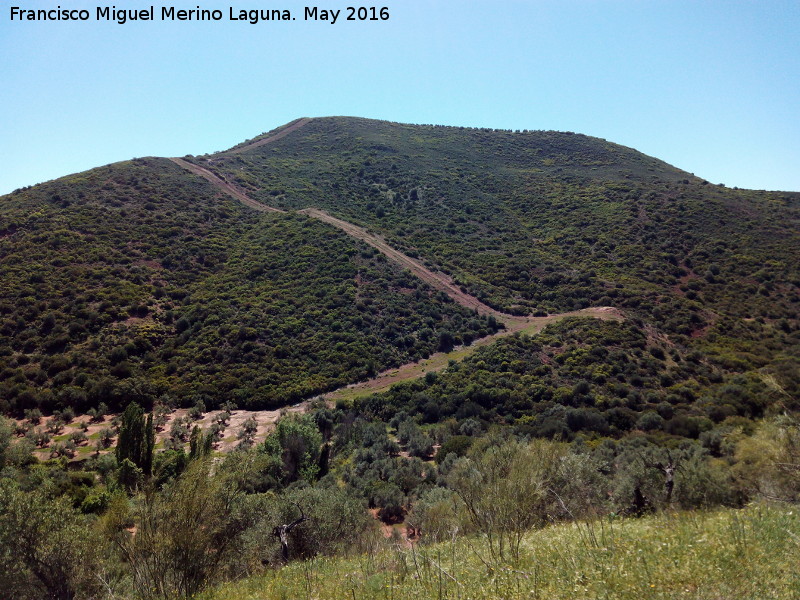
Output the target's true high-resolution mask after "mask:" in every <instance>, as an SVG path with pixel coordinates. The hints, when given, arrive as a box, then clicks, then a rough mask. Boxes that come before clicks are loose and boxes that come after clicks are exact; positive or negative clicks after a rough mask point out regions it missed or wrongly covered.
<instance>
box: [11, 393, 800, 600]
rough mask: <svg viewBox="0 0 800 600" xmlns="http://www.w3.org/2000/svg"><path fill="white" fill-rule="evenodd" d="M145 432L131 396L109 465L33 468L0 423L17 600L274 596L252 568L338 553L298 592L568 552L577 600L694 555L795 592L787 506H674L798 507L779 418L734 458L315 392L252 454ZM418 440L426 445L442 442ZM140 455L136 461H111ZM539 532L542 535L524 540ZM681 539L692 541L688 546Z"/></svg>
mask: <svg viewBox="0 0 800 600" xmlns="http://www.w3.org/2000/svg"><path fill="white" fill-rule="evenodd" d="M152 427H153V421H152V420H150V419H143V418H142V414H141V409H140V408H138V407H137V406H136V405H133V404H132V405H130V406H129V408H128V409H127V410H126V416H125V418H124V419H123V420H122V423H121V424H120V444H119V445H118V448H117V450H118V451H117V453H116V458H115V457H114V455H113V454H103V453H99V452H98V453H96V454H95V455H94V456H93V457H92V458H91V459H90V460H88V461H85V462H84V463H82V464H80V465H77V464H73V465H72V468H67V463H66V462H65V460H64V459H59V460H51V461H48V462H45V463H37V462H36V461H33V460H32V459H31V457H30V453H29V447H28V448H27V449H26V446H25V443H24V441H23V442H12V438H13V430H12V427H11V425H10V424H9V423H8V422H5V420H2V421H0V548H2V550H0V589H2V590H3V591H4V592H6V593H9V594H11V595H13V597H15V598H21V599H25V598H41V597H51V598H58V599H62V598H63V599H72V598H98V597H108V598H145V599H150V598H152V599H155V598H160V599H164V600H166V599H170V598H193V597H196V595H197V594H198V593H199V592H201V591H202V590H204V589H206V588H208V587H209V586H210V585H212V584H214V583H216V582H219V581H222V580H229V579H239V578H242V577H252V576H257V578H255V579H253V580H251V581H250V582H249V583H247V584H243V587H239V588H231V589H232V590H236V589H251V590H252V589H254V588H253V586H258V587H257V589H262V588H265V589H269V590H270V593H273V592H275V591H276V590H275V588H273V587H271V586H276V585H277V586H281V585H284V584H285V585H286V586H289V588H292V587H293V586H295V585H298V584H297V583H296V582H294V577H295V574H296V573H297V571H296V569H291V570H290V571H289V572H288V574H286V575H274V574H270V575H264V573H265V571H269V570H272V569H273V568H276V567H281V566H283V565H285V564H286V563H287V561H289V562H291V561H295V560H298V559H309V558H314V557H319V556H346V555H354V556H360V558H358V559H356V560H357V561H365V562H364V565H365V568H366V571H363V572H362V574H363V577H362V576H361V575H359V574H358V573H354V574H352V575H354V576H355V578H353V579H350V580H343V579H342V577H341V576H338V575H337V576H334V575H333V572H334V571H335V567H334V566H326V565H335V564H336V563H334V562H331V561H327V562H326V561H315V562H312V563H304V564H305V567H304V568H305V573H306V577H307V579H306V582H305V585H308V586H311V587H310V588H308V589H307V590H306V592H305V597H317V596H316V595H315V594H314V593H312V591H311V590H312V589H319V590H324V591H320V593H321V594H323V595H322V596H319V597H335V596H336V594H337V593H338V594H339V595H340V596H341V590H342V589H343V588H342V587H341V586H342V585H349V586H351V587H352V588H353V589H357V590H362V591H363V592H364V593H365V594H369V592H368V591H367V590H368V589H373V587H374V589H381V590H383V589H384V588H386V587H387V586H389V587H390V589H394V590H395V593H396V595H397V597H406V596H405V594H408V597H414V594H420V593H423V592H422V589H423V588H427V586H430V585H432V584H433V582H434V581H438V584H437V585H440V586H444V588H442V589H447V590H450V591H448V592H447V594H448V597H449V594H451V593H455V592H454V591H453V589H452V588H453V586H454V585H455V586H456V587H460V586H465V585H468V586H480V587H483V588H485V589H484V590H483V591H482V592H481V593H482V594H484V595H483V596H479V597H486V598H495V597H527V590H530V589H532V588H530V587H526V588H525V589H526V592H525V596H523V595H522V594H523V592H522V591H521V590H520V589H516V588H517V586H520V585H522V584H523V583H524V582H523V580H524V579H526V578H523V577H518V575H520V574H528V575H529V576H530V572H529V570H530V569H534V565H538V566H536V567H535V569H536V570H537V573H539V574H538V575H536V579H535V581H534V583H533V585H534V586H550V585H554V583H555V582H556V581H562V577H563V575H559V574H558V573H561V572H562V571H563V569H564V568H567V565H572V566H573V567H575V568H577V565H578V563H580V564H581V565H582V566H581V567H580V573H582V574H583V575H582V576H583V577H584V578H585V579H581V580H580V581H578V582H577V583H578V584H580V587H581V589H583V590H584V591H585V592H586V593H587V594H590V593H594V592H598V591H599V590H606V589H607V591H609V592H614V593H615V594H619V596H618V597H623V598H627V597H641V596H633V595H632V594H635V593H639V594H641V593H642V589H643V584H647V585H654V586H660V589H661V590H672V591H674V590H675V589H678V586H684V585H690V584H691V585H696V581H697V580H696V579H694V578H693V576H692V574H694V575H697V572H695V570H694V569H693V567H692V566H691V565H692V564H693V563H694V562H695V561H699V562H702V563H703V565H704V566H703V569H710V570H711V571H714V572H715V573H716V572H720V571H723V572H728V573H729V574H730V573H742V574H746V573H752V572H755V570H756V569H760V571H759V573H760V577H758V578H756V579H757V580H758V582H759V583H758V587H754V588H752V591H753V593H755V592H756V591H759V592H760V593H766V592H767V591H768V592H769V594H771V595H773V596H774V597H777V598H790V597H792V596H791V593H792V590H795V591H796V583H797V582H796V579H793V578H792V573H793V571H792V568H793V567H792V562H791V560H789V558H788V556H791V554H792V553H791V551H790V550H789V548H790V547H792V544H796V542H797V537H796V536H797V535H798V533H800V529H798V527H800V525H798V522H797V519H796V514H795V513H796V510H792V509H784V508H781V506H780V505H778V507H777V508H774V509H772V508H759V509H749V510H748V511H746V512H744V513H743V514H736V513H732V512H730V513H718V514H716V515H714V516H711V517H706V516H704V515H703V514H700V515H692V516H689V515H684V516H676V515H674V511H675V510H676V509H703V510H705V509H708V508H711V507H716V506H720V505H723V506H729V507H741V506H743V505H745V504H746V503H748V502H750V501H753V500H769V501H771V502H792V503H796V502H797V501H798V500H800V477H799V476H800V427H798V423H797V421H796V420H794V419H792V418H789V417H786V416H780V417H774V418H770V419H768V420H765V421H763V422H762V423H761V424H756V423H755V422H753V421H750V420H749V419H744V418H742V419H741V420H740V421H739V422H738V423H737V426H736V427H734V428H732V429H731V430H730V431H729V432H728V433H726V434H725V435H724V436H723V437H722V439H721V442H722V445H723V446H724V447H726V448H729V449H730V450H729V451H728V450H726V451H725V452H723V453H722V454H721V456H720V457H716V456H714V454H713V453H712V452H711V451H709V449H707V448H705V447H704V446H703V444H702V443H699V442H698V441H696V440H690V439H686V438H679V437H673V438H664V437H660V436H658V435H651V434H647V433H645V432H642V431H639V432H638V433H637V434H636V435H629V436H627V437H626V438H624V439H621V440H619V441H614V440H611V439H606V440H604V441H603V442H602V443H587V442H586V441H585V440H576V441H575V442H573V443H571V444H567V443H565V442H559V441H550V440H546V439H534V440H530V439H528V438H527V437H526V436H523V437H520V436H519V435H516V434H515V431H514V429H513V428H512V427H497V426H495V427H493V428H492V430H491V431H489V432H488V433H485V434H484V433H482V432H481V430H480V427H479V426H476V424H475V423H470V422H469V421H467V422H465V423H463V424H462V426H461V427H460V428H459V429H458V430H457V431H453V428H452V426H451V424H448V423H446V422H445V423H443V424H441V425H437V426H424V427H420V426H419V425H418V424H417V422H416V421H415V420H414V419H412V418H411V417H409V415H407V414H404V413H400V414H398V415H396V416H395V417H394V418H393V419H392V422H391V423H389V424H387V423H384V422H381V421H376V420H366V419H364V418H362V417H360V416H358V415H357V414H356V413H355V412H353V411H349V410H344V409H335V410H332V409H330V408H328V407H325V406H324V405H322V404H320V405H319V406H318V408H317V409H316V410H315V411H314V412H313V413H311V414H305V415H287V416H285V417H284V418H283V419H281V420H280V421H279V422H278V425H277V427H276V428H275V430H274V432H273V433H271V434H270V435H269V436H268V437H267V439H266V441H265V442H264V443H262V444H259V445H258V446H257V447H255V448H250V449H246V448H240V449H239V450H237V451H235V452H232V453H230V454H228V455H226V456H224V457H219V458H218V459H217V460H211V459H210V457H209V452H210V448H211V445H210V444H206V443H205V442H204V441H203V438H204V437H205V436H208V435H211V433H210V432H205V433H204V432H199V433H196V434H195V435H193V441H192V444H191V448H190V452H189V453H186V452H185V449H183V448H178V449H172V450H168V451H166V452H162V453H158V454H156V455H155V457H153V454H152V452H153V448H152V446H150V447H148V446H147V445H146V443H144V444H143V442H144V441H145V440H147V439H148V436H149V435H151V434H149V433H148V432H152ZM433 442H439V443H441V447H440V448H439V450H438V452H437V451H436V450H435V446H434V443H433ZM134 449H138V450H137V451H136V452H133V450H134ZM142 449H144V451H143V452H144V455H142ZM137 452H138V453H139V459H137V460H140V465H139V467H136V466H132V465H133V463H134V461H132V460H131V459H130V458H123V457H124V456H134V455H136V454H137ZM443 453H444V456H442V454H443ZM148 454H149V456H148ZM434 454H435V460H434V461H431V460H430V458H431V457H432V456H434ZM149 462H152V467H144V465H145V464H148V463H149ZM146 468H151V469H152V475H151V474H149V472H148V471H147V470H146ZM132 473H133V477H131V474H132ZM368 507H369V508H371V509H372V510H373V513H374V514H375V515H376V517H377V518H379V519H380V520H381V521H383V522H384V523H387V524H389V525H391V524H393V523H397V522H398V521H405V526H406V532H407V533H408V536H409V538H410V539H411V540H412V542H411V543H412V544H414V545H411V546H409V542H408V541H406V540H405V539H403V536H402V535H401V530H400V529H398V528H394V529H393V530H392V531H393V534H392V536H391V538H390V539H389V540H385V539H384V535H383V534H382V533H381V532H380V531H379V530H378V528H377V521H376V520H374V519H372V518H370V517H369V515H368V513H367V510H366V509H367V508H368ZM795 509H796V507H795ZM661 511H666V513H667V515H668V516H661V517H658V518H657V519H655V520H653V521H649V520H648V521H644V522H643V523H642V524H636V523H632V522H627V521H621V520H620V518H621V517H622V516H627V517H641V516H644V515H648V514H650V513H653V512H661ZM669 515H671V516H669ZM793 515H794V516H793ZM706 519H709V521H708V522H706ZM565 521H571V522H574V523H575V525H574V529H572V530H571V531H573V533H569V534H567V531H570V530H568V529H566V528H564V527H561V528H558V527H556V528H555V529H553V528H552V526H553V525H555V524H558V523H561V522H565ZM665 523H672V525H673V526H675V527H677V528H678V529H677V531H682V533H675V535H676V536H677V537H670V536H671V535H672V534H666V533H664V534H662V535H661V536H657V537H658V540H659V544H661V547H660V549H659V550H658V551H657V550H656V548H655V547H651V546H649V545H648V544H651V543H652V539H650V538H651V535H648V536H647V537H648V540H649V541H645V540H643V539H640V540H639V543H638V544H636V543H635V540H636V536H637V535H641V534H642V533H643V532H646V531H651V528H652V527H655V526H658V527H661V528H662V529H665V528H664V526H663V524H665ZM723 523H724V525H723ZM536 529H544V530H543V531H542V532H541V533H538V534H536V536H535V537H531V534H530V532H531V531H532V530H536ZM670 529H671V528H670ZM282 531H283V532H284V535H283V536H282V535H281V532H282ZM464 536H467V537H464ZM679 540H683V542H682V543H678V541H679ZM692 540H693V541H692ZM437 543H438V544H440V545H439V546H436V545H435V544H437ZM554 544H555V546H554ZM665 544H666V546H668V548H667V547H665V546H664V545H665ZM695 544H697V546H698V550H689V549H690V548H692V546H693V545H695ZM706 544H707V545H706ZM545 547H546V548H558V552H557V553H554V554H552V555H549V554H547V553H548V552H550V551H549V550H545ZM381 548H384V549H385V550H383V551H382V550H381ZM390 548H394V550H390ZM670 548H671V550H670ZM678 548H680V550H678ZM703 548H707V549H708V550H707V551H708V552H709V554H705V553H704V552H706V551H705V550H702V549H703ZM641 552H647V558H646V559H644V560H642V559H643V557H641V556H640V553H641ZM698 552H699V554H698ZM662 553H663V554H662ZM456 554H457V555H458V559H456V558H455V555H456ZM545 555H547V556H549V558H545ZM558 556H560V559H559V560H560V561H561V562H557V563H553V561H555V560H556V558H557V557H558ZM443 557H444V558H446V559H447V561H448V563H449V564H448V565H447V566H445V562H444V561H443ZM636 557H638V558H636ZM778 557H782V558H781V559H780V560H777V558H778ZM376 560H377V561H380V564H381V565H382V566H380V567H379V566H377V565H376V563H374V562H373V561H376ZM387 560H388V561H389V563H388V564H387V563H384V562H383V561H387ZM662 561H666V563H665V564H664V565H662ZM687 561H688V563H687ZM456 562H457V563H458V568H456ZM648 563H649V564H648ZM341 564H345V563H341ZM348 564H349V563H348ZM478 564H480V565H482V567H481V568H476V565H478ZM733 564H735V565H736V567H735V569H734V568H733V567H732V565H733ZM432 565H433V566H435V569H434V570H433V571H431V569H430V567H431V566H432ZM469 565H471V566H469ZM331 569H333V570H334V571H332V570H331ZM539 569H543V571H539ZM664 569H668V570H667V571H665V570H664ZM631 570H632V572H629V571H631ZM423 571H424V572H425V573H426V574H425V576H424V577H423V575H422V573H423ZM379 572H382V576H381V577H380V578H379V579H380V582H379V583H378V582H377V580H374V578H375V576H377V574H378V573H379ZM570 572H571V577H573V578H574V577H576V576H577V575H576V571H575V569H574V568H572V569H570ZM415 573H416V576H415V575H414V574H415ZM544 573H547V575H544ZM600 573H606V574H611V573H615V574H616V575H614V576H613V577H611V578H610V579H609V578H608V577H600V576H599V574H600ZM656 573H658V575H657V574H656ZM440 575H447V578H448V579H449V583H446V584H445V583H444V582H443V581H442V580H441V578H440ZM387 577H388V578H389V579H388V580H387V579H386V578H387ZM594 577H598V579H597V580H594ZM713 581H714V582H716V583H715V584H714V585H715V586H723V587H720V588H718V589H720V590H722V589H726V590H729V592H731V593H732V591H731V590H732V589H733V588H725V587H724V585H726V582H727V583H728V584H730V582H731V581H734V579H732V578H731V577H725V578H724V579H721V578H719V577H716V576H715V577H714V578H713ZM748 581H751V580H750V579H748ZM281 582H284V583H281ZM312 582H313V583H312ZM529 583H530V582H529ZM576 585H577V584H576ZM375 586H377V587H375ZM507 586H511V587H507ZM793 586H794V587H793ZM347 589H350V588H347ZM545 589H547V588H545ZM644 589H645V590H647V588H644ZM715 589H717V588H715ZM742 589H745V588H742ZM334 590H336V591H334ZM573 591H574V590H573ZM463 592H464V589H461V592H459V594H461V593H463ZM221 593H222V596H221V597H223V598H224V597H230V596H226V595H225V594H230V593H233V592H230V591H225V590H223V591H222V592H221ZM704 593H705V592H704ZM287 594H288V592H287ZM513 594H516V596H514V595H513ZM256 595H258V594H256ZM262 595H263V589H262ZM423 596H425V594H424V593H423ZM209 597H211V596H209ZM270 597H271V596H270ZM286 597H297V596H296V595H293V594H288V595H287V596H286ZM301 597H302V596H301ZM442 597H445V596H442ZM612 597H613V596H612ZM700 597H711V596H700Z"/></svg>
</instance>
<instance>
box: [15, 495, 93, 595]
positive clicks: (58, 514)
mask: <svg viewBox="0 0 800 600" xmlns="http://www.w3.org/2000/svg"><path fill="white" fill-rule="evenodd" d="M47 492H48V490H46V489H37V490H30V491H23V490H20V489H19V488H18V487H16V486H15V485H14V484H13V483H12V482H10V481H8V480H2V481H0V589H2V590H3V593H4V595H8V597H13V598H20V599H28V598H30V599H31V600H34V599H36V600H38V599H39V598H53V599H56V600H71V599H72V598H76V597H78V596H80V597H85V598H88V597H91V596H92V594H94V593H97V592H99V591H100V579H99V578H98V577H97V575H98V573H99V561H100V556H101V541H100V539H99V538H98V537H97V536H96V535H95V533H94V531H93V530H92V529H91V528H90V527H89V526H88V523H87V521H86V519H85V518H84V517H83V516H82V515H81V514H80V513H78V512H77V511H75V510H74V509H73V508H72V507H71V506H70V504H69V502H68V501H67V500H66V499H62V498H56V499H53V498H52V497H50V496H49V494H48V493H47Z"/></svg>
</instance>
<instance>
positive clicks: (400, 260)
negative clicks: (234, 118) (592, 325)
mask: <svg viewBox="0 0 800 600" xmlns="http://www.w3.org/2000/svg"><path fill="white" fill-rule="evenodd" d="M296 125H298V126H300V124H299V122H298V123H297V124H296ZM292 127H294V125H293V126H292ZM288 129H290V128H287V129H285V130H283V131H282V132H281V134H285V133H289V131H288ZM278 135H280V134H278ZM272 139H275V137H272V138H267V140H272ZM267 140H261V141H264V142H266V141H267ZM170 160H171V161H172V162H174V163H175V164H176V165H179V166H181V167H183V168H184V169H186V170H187V171H189V172H191V173H194V174H195V175H199V176H200V177H202V178H203V179H205V180H206V181H208V182H209V183H211V184H212V185H214V186H216V187H217V188H219V189H221V190H222V191H224V192H225V193H227V194H229V195H231V196H233V197H234V198H236V199H237V200H239V201H240V202H242V203H243V204H245V205H247V206H249V207H250V208H254V209H256V210H260V211H262V212H279V213H285V212H286V211H284V210H281V209H279V208H275V207H272V206H267V205H266V204H262V203H261V202H258V201H257V200H253V199H252V198H250V197H249V196H248V195H247V194H246V193H245V192H244V191H243V190H242V189H240V188H239V187H237V186H235V185H234V184H232V183H230V182H229V181H226V180H225V179H223V178H222V177H220V176H219V175H216V174H215V173H213V172H212V171H210V170H209V169H206V168H205V167H201V166H199V165H195V164H193V163H190V162H188V161H186V160H183V159H182V158H170ZM297 212H299V213H302V214H304V215H307V216H309V217H312V218H314V219H318V220H320V221H323V222H325V223H328V224H329V225H333V226H334V227H337V228H338V229H341V230H342V231H344V232H345V233H346V234H348V235H350V236H352V237H354V238H356V239H359V240H361V241H363V242H365V243H367V244H369V245H370V246H372V247H373V248H375V249H376V250H378V251H379V252H381V253H382V254H383V255H384V256H386V258H388V259H389V260H391V261H393V262H395V263H397V264H399V265H400V266H401V267H403V268H405V269H408V270H409V271H411V272H412V273H413V274H414V275H416V276H417V277H419V278H420V279H422V280H423V281H424V282H425V283H427V284H428V285H430V286H431V287H433V288H434V289H437V290H440V291H442V292H444V293H445V294H447V295H448V296H449V297H450V298H452V299H453V300H454V301H455V302H457V303H458V304H460V305H461V306H465V307H467V308H470V309H473V310H476V311H477V312H478V313H479V314H481V315H494V316H495V317H497V318H499V319H502V320H503V322H506V323H507V324H508V321H509V320H510V319H511V320H513V319H515V317H512V316H511V315H508V314H506V313H503V312H500V311H498V310H495V309H494V308H492V307H491V306H488V305H486V304H484V303H483V302H481V301H480V300H478V299H477V298H476V297H474V296H471V295H470V294H467V293H466V292H464V291H462V290H461V288H459V287H458V286H457V285H456V284H455V283H454V282H453V280H452V279H451V278H450V277H449V276H447V275H445V274H444V273H436V272H434V271H431V270H430V269H428V268H427V267H426V266H425V265H423V264H422V263H421V262H420V261H418V260H416V259H414V258H411V257H410V256H408V255H407V254H403V253H402V252H400V251H399V250H395V249H394V248H392V247H391V246H390V245H389V244H387V243H386V242H385V241H384V240H383V239H382V238H380V237H378V236H377V235H373V234H371V233H369V232H367V231H366V230H365V229H364V228H362V227H359V226H357V225H353V224H352V223H348V222H347V221H343V220H341V219H337V218H336V217H334V216H333V215H330V214H328V213H326V212H325V211H324V210H320V209H318V208H304V209H302V210H299V211H297Z"/></svg>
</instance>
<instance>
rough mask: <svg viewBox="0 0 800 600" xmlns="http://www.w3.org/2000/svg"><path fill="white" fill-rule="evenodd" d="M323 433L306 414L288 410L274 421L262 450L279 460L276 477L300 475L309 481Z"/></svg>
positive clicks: (316, 470)
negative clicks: (277, 475)
mask: <svg viewBox="0 0 800 600" xmlns="http://www.w3.org/2000/svg"><path fill="white" fill-rule="evenodd" d="M321 450H322V435H321V434H320V432H319V429H318V428H317V424H316V423H315V422H314V420H313V419H312V418H311V417H310V416H309V415H296V414H289V415H286V416H284V417H282V418H281V419H279V420H278V422H277V423H276V425H275V430H274V431H273V432H272V433H270V434H269V435H268V436H267V439H266V440H264V443H263V445H262V446H261V451H262V452H264V453H265V454H268V455H269V456H271V457H273V459H274V460H275V461H276V462H279V463H280V464H281V470H280V475H279V478H280V480H281V481H282V482H284V483H291V482H293V481H297V480H298V479H302V480H305V481H308V482H312V481H314V480H315V479H316V477H317V475H318V473H319V470H320V465H319V458H320V451H321Z"/></svg>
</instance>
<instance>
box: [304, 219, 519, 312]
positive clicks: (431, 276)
mask: <svg viewBox="0 0 800 600" xmlns="http://www.w3.org/2000/svg"><path fill="white" fill-rule="evenodd" d="M297 212H300V213H302V214H304V215H308V216H309V217H314V218H315V219H319V220H320V221H324V222H325V223H329V224H330V225H333V226H334V227H338V228H339V229H341V230H342V231H344V232H345V233H347V234H348V235H350V236H352V237H354V238H357V239H359V240H361V241H363V242H366V243H367V244H369V245H370V246H372V247H373V248H375V249H376V250H379V251H380V252H381V253H382V254H384V255H385V256H386V258H388V259H390V260H392V261H394V262H396V263H397V264H399V265H400V266H402V267H404V268H406V269H408V270H409V271H411V272H412V273H413V274H414V275H416V276H417V277H419V278H420V279H422V280H423V281H424V282H425V283H427V284H428V285H430V286H431V287H433V288H435V289H437V290H441V291H442V292H444V293H445V294H447V295H448V296H450V298H452V299H453V300H455V301H456V302H458V303H459V304H460V305H461V306H466V307H467V308H471V309H474V310H476V311H478V313H480V314H482V315H494V316H495V317H498V318H500V319H503V320H504V321H505V320H506V319H508V318H513V317H511V316H510V315H507V314H506V313H502V312H500V311H498V310H495V309H494V308H492V307H491V306H487V305H486V304H484V303H483V302H481V301H480V300H478V299H477V298H476V297H475V296H471V295H469V294H467V293H466V292H464V291H462V290H461V288H459V287H458V286H457V285H456V284H455V283H454V282H453V280H452V279H451V278H450V277H448V276H447V275H445V274H444V273H435V272H434V271H431V270H430V269H428V268H427V267H426V266H425V265H423V264H422V263H421V262H420V261H418V260H416V259H414V258H411V257H410V256H408V255H406V254H403V253H402V252H400V251H399V250H395V249H394V248H392V247H391V246H390V245H389V244H387V243H386V242H385V241H384V240H383V239H382V238H380V237H378V236H377V235H373V234H371V233H369V232H367V231H366V230H365V229H363V228H361V227H358V226H357V225H353V224H352V223H348V222H347V221H342V220H341V219H337V218H336V217H334V216H332V215H329V214H328V213H326V212H325V211H324V210H320V209H318V208H304V209H302V210H299V211H297Z"/></svg>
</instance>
